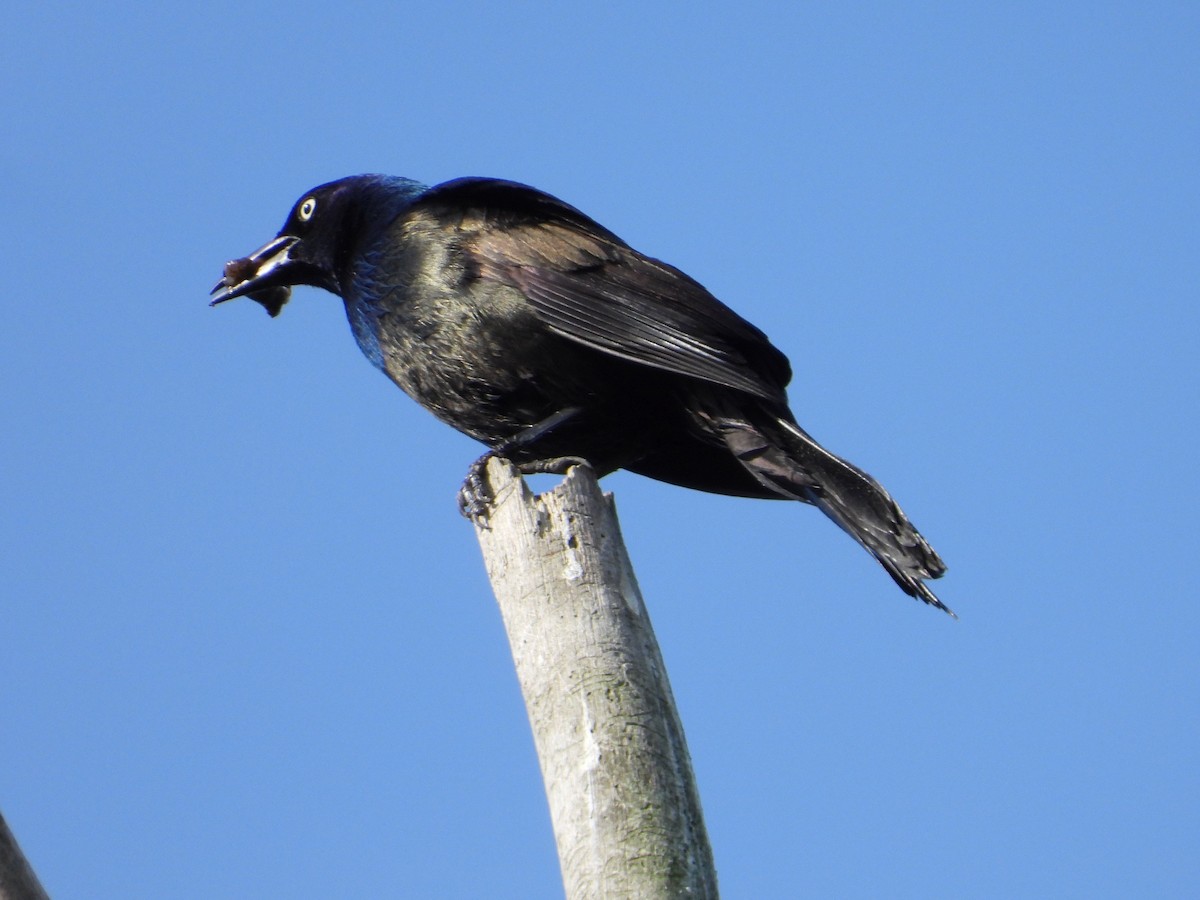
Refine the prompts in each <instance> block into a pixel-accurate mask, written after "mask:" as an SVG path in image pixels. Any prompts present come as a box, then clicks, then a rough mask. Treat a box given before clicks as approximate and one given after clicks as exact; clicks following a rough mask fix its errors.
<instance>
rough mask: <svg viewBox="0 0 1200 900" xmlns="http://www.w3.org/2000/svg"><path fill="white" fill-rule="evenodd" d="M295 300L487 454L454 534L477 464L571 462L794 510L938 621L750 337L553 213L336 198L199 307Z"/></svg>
mask: <svg viewBox="0 0 1200 900" xmlns="http://www.w3.org/2000/svg"><path fill="white" fill-rule="evenodd" d="M299 284H308V285H315V286H317V287H321V288H325V289H326V290H328V291H331V292H333V293H334V294H337V295H338V296H340V297H341V298H342V300H343V301H344V303H345V306H346V314H347V316H348V317H349V319H350V327H351V328H352V329H353V331H354V337H355V339H356V340H357V341H358V345H359V347H360V348H361V349H362V351H363V353H364V354H366V356H367V358H368V359H369V360H371V362H372V363H374V364H375V365H376V366H377V367H378V368H379V369H381V370H382V371H383V372H384V373H385V374H386V375H387V376H388V377H389V378H391V379H392V381H394V382H395V383H396V384H397V385H399V386H400V387H401V388H402V389H403V390H404V391H405V392H406V393H407V394H408V395H409V396H411V397H412V398H413V399H415V400H416V401H417V402H418V403H420V404H421V405H422V406H424V407H425V408H426V409H428V410H430V411H431V412H433V413H434V414H435V415H436V416H438V418H440V419H442V420H443V421H445V422H447V423H448V424H450V425H452V426H454V427H455V428H457V429H458V430H459V431H462V432H464V433H465V434H468V435H470V436H471V437H473V438H476V439H477V440H480V441H482V442H483V443H484V444H486V445H487V446H488V447H490V448H491V452H490V453H489V454H486V455H485V456H484V457H483V458H482V459H481V460H479V461H477V463H476V464H475V466H474V467H473V468H472V470H471V472H472V475H471V477H469V478H468V481H467V484H466V485H465V486H464V493H463V495H462V496H463V497H464V498H465V499H464V503H463V505H464V511H465V512H466V513H467V514H469V515H473V516H479V515H482V514H484V509H485V503H484V502H483V500H482V499H481V497H482V496H483V494H484V493H485V491H486V484H485V483H484V482H483V479H482V464H483V462H484V461H485V460H486V459H487V458H488V457H489V456H491V455H499V456H503V457H505V458H507V459H509V460H511V461H512V462H513V463H514V464H516V465H517V466H518V468H519V469H521V471H523V472H525V473H531V472H561V471H564V470H565V467H566V466H567V465H568V464H570V463H574V462H579V461H585V462H586V463H587V464H589V465H591V466H592V467H593V468H594V469H595V470H596V473H597V474H598V475H604V474H607V473H609V472H612V471H614V470H616V469H621V468H624V469H629V470H630V471H632V472H637V473H639V474H641V475H646V476H649V477H650V478H657V479H659V480H662V481H667V482H671V483H673V484H678V485H682V486H684V487H689V488H696V489H697V490H702V491H713V492H716V493H720V494H733V495H737V496H744V497H762V498H774V499H790V500H800V501H803V502H805V503H811V504H813V505H814V506H816V507H818V508H819V509H820V510H821V511H822V512H824V513H825V514H826V515H828V516H829V517H830V518H831V519H833V521H834V522H836V523H837V524H838V525H839V526H841V527H842V528H843V529H844V530H845V531H846V532H847V533H849V534H850V536H851V537H853V538H854V539H855V540H856V541H858V542H859V543H860V544H861V545H862V546H863V547H865V548H866V549H867V550H868V551H869V552H870V553H871V554H872V555H873V556H874V557H875V558H876V559H877V560H878V561H879V562H880V563H881V564H882V565H883V567H884V569H886V570H887V572H888V574H889V575H891V576H892V578H893V579H895V581H896V583H897V584H898V585H900V587H901V588H902V589H903V590H904V591H905V593H907V594H909V595H910V596H912V597H916V598H919V599H921V600H923V601H925V602H926V603H928V604H931V605H933V606H936V607H937V608H938V609H942V610H945V611H946V612H948V613H950V614H951V615H953V613H952V612H951V611H950V609H949V608H947V607H946V606H945V605H944V604H943V603H942V602H941V601H940V600H938V598H937V597H935V596H934V594H933V592H932V591H930V590H929V588H928V587H927V586H926V585H925V579H929V578H938V577H940V576H941V575H942V574H943V573H944V572H945V570H946V567H945V565H944V564H943V563H942V560H941V559H940V558H939V557H938V555H937V553H935V552H934V550H933V548H932V547H930V546H929V544H928V543H927V542H926V541H925V539H924V538H923V537H921V535H920V533H919V532H918V531H917V530H916V528H914V527H913V525H912V523H911V522H909V520H908V518H907V517H906V516H905V515H904V513H903V512H902V511H901V509H900V507H899V506H897V505H896V502H895V501H894V500H892V498H891V496H890V495H889V494H888V493H887V491H885V490H884V489H883V487H881V486H880V485H879V484H878V483H877V482H876V481H874V480H873V479H872V478H871V477H870V476H868V475H867V474H866V473H865V472H863V471H862V470H861V469H858V468H856V467H855V466H853V465H851V464H850V463H848V462H846V460H844V459H841V458H839V457H837V456H834V455H833V454H832V453H830V452H828V451H827V450H825V449H824V448H823V447H821V446H820V445H819V444H818V443H817V442H816V441H815V440H813V439H812V438H811V437H810V436H809V435H808V434H807V433H806V432H805V431H804V430H803V429H801V428H800V426H799V425H797V424H796V420H795V417H794V416H793V414H792V412H791V410H790V409H789V408H788V404H787V395H786V392H785V388H786V386H787V383H788V381H789V380H790V379H791V367H790V365H789V363H788V360H787V358H786V357H785V356H784V355H783V354H782V353H781V352H780V351H779V350H777V349H776V348H775V347H774V346H772V344H771V343H770V342H769V341H768V340H767V337H766V335H764V334H763V332H762V331H760V330H759V329H758V328H756V327H755V326H753V325H751V324H750V323H749V322H747V321H746V320H745V319H743V318H741V317H740V316H739V315H737V314H736V313H735V312H733V311H732V310H731V309H729V308H728V307H727V306H725V305H724V304H723V303H721V302H720V301H719V300H717V299H716V298H715V297H714V296H713V295H712V294H710V293H709V292H708V291H707V290H705V289H704V287H702V286H701V285H700V284H699V283H698V282H696V281H694V280H693V279H691V278H689V277H688V276H687V275H685V274H684V273H683V272H681V271H679V270H678V269H676V268H673V267H672V266H669V265H667V264H666V263H663V262H660V261H658V260H656V259H653V258H651V257H648V256H644V255H642V254H641V253H639V252H637V251H636V250H634V249H633V248H632V247H630V246H629V245H628V244H626V243H625V242H624V241H622V240H621V239H620V238H618V237H617V236H616V235H615V234H613V233H612V232H611V231H609V230H608V229H606V228H604V227H602V226H601V225H599V224H597V223H596V222H594V221H593V220H592V219H590V218H588V217H587V216H585V215H584V214H583V213H581V212H580V211H579V210H577V209H575V208H574V207H572V206H568V205H567V204H566V203H563V202H562V201H561V200H558V199H556V198H554V197H551V196H550V195H548V194H545V193H542V192H541V191H538V190H535V189H534V188H531V187H527V186H525V185H521V184H516V183H514V182H510V181H500V180H496V179H490V178H460V179H457V180H455V181H449V182H446V183H445V184H440V185H437V186H436V187H426V186H425V185H422V184H419V183H418V182H415V181H412V180H410V179H407V178H395V177H389V176H384V175H356V176H353V177H350V178H343V179H341V180H340V181H334V182H331V183H329V184H325V185H321V186H320V187H317V188H314V189H313V190H311V191H309V192H307V193H306V194H304V196H303V197H301V198H300V200H299V201H297V203H296V205H295V206H293V207H292V211H291V213H290V214H289V215H288V218H287V221H286V222H285V223H284V226H283V229H282V230H281V231H280V232H279V234H278V235H277V236H276V237H275V238H274V239H273V240H271V241H270V242H269V243H268V244H266V245H265V246H264V247H262V248H261V249H259V250H256V251H255V252H254V253H252V254H250V256H247V257H245V258H242V259H237V260H233V261H231V262H229V263H227V264H226V266H225V270H224V277H223V278H222V279H221V281H219V282H218V283H217V285H216V287H215V288H213V294H215V295H216V296H215V299H214V300H213V301H212V302H213V303H214V304H216V303H221V302H223V301H225V300H230V299H232V298H234V297H241V296H248V297H250V298H251V299H253V300H256V301H257V302H259V303H260V304H262V305H263V306H264V307H265V308H266V310H267V312H268V313H270V314H271V315H272V316H276V315H278V314H279V311H280V310H281V309H282V307H283V305H284V303H286V302H287V300H288V297H289V296H290V288H291V287H292V286H293V285H299Z"/></svg>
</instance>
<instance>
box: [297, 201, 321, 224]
mask: <svg viewBox="0 0 1200 900" xmlns="http://www.w3.org/2000/svg"><path fill="white" fill-rule="evenodd" d="M316 211H317V201H316V200H315V199H314V198H312V197H309V198H308V199H307V200H305V201H304V202H303V203H301V204H300V210H299V212H297V215H298V216H299V217H300V221H301V222H307V221H308V220H309V219H311V218H312V217H313V213H315V212H316Z"/></svg>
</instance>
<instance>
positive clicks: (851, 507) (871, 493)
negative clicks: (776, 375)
mask: <svg viewBox="0 0 1200 900" xmlns="http://www.w3.org/2000/svg"><path fill="white" fill-rule="evenodd" d="M716 424H717V425H718V427H719V430H720V432H721V435H722V437H723V438H724V439H725V443H726V444H727V445H728V446H729V448H730V449H731V450H732V451H733V452H734V453H735V454H736V455H737V457H738V459H739V460H740V461H741V463H742V465H744V466H745V467H746V469H747V470H748V471H749V472H750V473H751V474H752V475H753V476H754V477H755V478H756V479H757V480H758V481H759V483H761V484H763V485H765V486H766V487H768V488H770V489H772V490H774V491H776V492H778V493H779V494H781V495H783V496H785V497H792V498H794V499H796V500H802V501H804V502H806V503H812V504H813V505H814V506H816V507H817V508H818V509H820V510H821V511H822V512H823V513H825V515H827V516H829V518H831V519H833V521H834V522H836V523H837V524H838V525H839V526H840V527H841V528H842V530H843V531H845V532H846V533H847V534H849V535H850V536H851V537H852V538H854V539H855V540H856V541H858V543H859V544H861V545H862V546H863V547H864V548H866V550H867V552H869V553H870V554H871V555H872V556H874V557H875V559H877V560H878V561H879V563H880V565H882V566H883V568H884V569H885V570H886V571H887V573H888V574H889V575H891V576H892V579H893V580H894V581H895V582H896V584H898V585H899V586H900V588H901V590H903V591H904V592H905V593H906V594H908V595H909V596H910V597H915V598H917V599H918V600H923V601H924V602H925V603H928V604H929V605H930V606H935V607H937V608H938V609H940V610H942V611H943V612H946V613H949V614H950V615H951V616H953V617H954V618H956V619H957V618H958V616H957V615H955V614H954V611H953V610H951V609H950V608H949V607H948V606H946V604H944V603H942V601H941V600H939V599H938V598H937V596H936V595H934V593H933V591H931V590H930V589H929V588H928V587H927V586H926V585H925V579H931V578H940V577H941V576H942V575H943V574H944V573H945V571H946V564H945V563H943V562H942V559H941V557H939V556H938V555H937V553H936V552H935V551H934V549H933V548H932V547H931V546H929V542H928V541H926V540H925V538H923V537H922V536H921V533H920V532H919V531H917V529H916V528H915V527H914V526H913V524H912V522H910V521H909V520H908V517H907V516H906V515H905V514H904V511H903V510H902V509H900V507H899V506H898V505H897V503H896V501H895V500H893V499H892V497H891V495H890V494H888V492H887V491H886V490H884V489H883V486H882V485H880V484H879V483H878V482H877V481H875V479H873V478H871V476H870V475H868V474H867V473H866V472H864V471H862V470H861V469H859V468H858V467H856V466H854V465H851V464H850V463H848V462H846V460H844V459H842V458H841V457H838V456H834V455H833V454H832V453H830V452H829V451H828V450H826V449H825V448H824V447H822V446H821V445H820V444H818V443H817V442H816V441H815V440H813V439H812V437H810V436H809V435H808V434H807V433H806V432H805V431H804V430H803V429H802V428H800V427H799V426H798V425H796V424H795V423H793V422H790V421H788V420H786V419H776V420H775V422H773V423H772V424H773V425H774V426H775V427H772V428H765V427H759V426H758V425H756V424H755V423H752V422H749V421H747V420H745V419H744V418H742V417H740V416H739V417H737V418H731V417H724V416H723V417H720V418H719V419H717V422H716Z"/></svg>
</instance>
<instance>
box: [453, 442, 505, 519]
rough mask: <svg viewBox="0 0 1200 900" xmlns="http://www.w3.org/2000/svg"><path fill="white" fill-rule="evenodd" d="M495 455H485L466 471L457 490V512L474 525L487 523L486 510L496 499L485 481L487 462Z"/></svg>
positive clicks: (486, 480) (489, 485)
mask: <svg viewBox="0 0 1200 900" xmlns="http://www.w3.org/2000/svg"><path fill="white" fill-rule="evenodd" d="M495 455H496V454H495V453H494V452H492V453H485V454H483V456H481V457H479V459H477V460H475V462H473V463H471V468H469V469H467V477H466V478H465V479H464V480H463V483H462V487H460V488H459V489H458V511H459V512H460V513H462V515H463V517H464V518H466V519H470V520H471V521H472V522H473V523H474V524H476V525H485V524H486V523H487V517H488V510H489V509H490V507H491V505H492V501H493V500H495V499H496V497H495V495H494V494H493V493H492V486H491V484H490V483H489V482H488V479H487V464H488V461H489V460H490V459H491V458H492V457H494V456H495Z"/></svg>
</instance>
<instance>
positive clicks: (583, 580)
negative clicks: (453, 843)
mask: <svg viewBox="0 0 1200 900" xmlns="http://www.w3.org/2000/svg"><path fill="white" fill-rule="evenodd" d="M487 477H488V480H489V482H490V484H491V487H492V490H493V493H494V494H495V502H494V503H493V505H492V507H491V509H490V511H489V515H488V518H487V520H486V521H484V522H482V523H478V524H477V525H476V532H477V534H478V537H479V543H480V545H481V547H482V548H483V555H484V560H485V562H486V564H487V570H488V576H489V578H490V579H491V582H492V587H493V589H494V590H495V593H496V599H497V601H498V603H499V605H500V614H501V616H502V617H503V619H504V626H505V629H506V630H507V632H508V639H509V643H510V645H511V647H512V654H513V661H514V662H515V663H516V669H517V677H518V679H519V681H520V684H521V692H522V694H523V695H524V698H525V706H526V709H527V711H528V713H529V721H530V725H531V726H532V728H533V736H534V742H535V744H536V746H537V753H538V759H539V761H540V763H541V769H542V778H543V780H544V781H545V785H546V796H547V799H548V800H549V803H550V814H551V818H552V820H553V823H554V834H555V839H556V841H557V844H558V856H559V862H560V864H561V866H562V874H563V883H564V886H565V888H566V896H567V898H568V900H585V898H586V900H592V898H597V900H599V898H604V900H608V898H639V900H649V898H674V897H698V898H716V897H717V878H716V871H715V869H714V866H713V858H712V850H711V848H710V847H709V844H708V835H707V833H706V831H705V828H704V820H703V817H702V815H701V811H700V797H699V794H698V793H697V790H696V785H695V780H694V778H693V775H692V766H691V760H690V758H689V756H688V751H687V745H686V743H685V741H684V735H683V727H682V725H681V724H680V721H679V715H678V713H677V712H676V709H675V701H674V698H673V697H672V696H671V687H670V684H669V683H668V681H667V670H666V667H665V666H664V665H663V661H662V655H661V653H660V652H659V649H658V643H657V641H656V640H655V638H654V632H653V630H652V629H651V627H650V619H649V617H648V616H647V614H646V607H645V605H644V604H643V602H642V596H641V592H640V591H639V589H638V585H637V581H636V579H635V578H634V574H633V569H632V567H631V566H630V563H629V558H628V555H627V554H626V551H625V546H624V544H623V543H622V540H621V532H620V527H619V525H618V522H617V516H616V512H615V510H614V506H613V502H612V498H611V497H610V496H605V495H604V494H603V493H602V492H601V491H600V488H599V486H598V484H597V482H596V478H595V475H594V474H593V473H592V471H591V470H590V469H587V468H584V467H576V468H573V469H571V470H570V472H569V473H568V474H567V477H566V479H565V480H564V481H563V483H562V484H561V485H559V486H558V487H557V488H555V489H554V490H552V491H549V492H547V493H545V494H541V495H538V496H535V495H533V494H532V493H531V492H530V490H529V488H528V487H527V486H526V485H525V482H524V481H523V480H522V479H521V477H520V476H519V475H518V474H517V472H516V470H515V469H514V468H513V467H512V466H511V465H509V464H508V463H507V462H505V461H502V460H495V459H493V460H491V461H490V462H489V463H488V467H487Z"/></svg>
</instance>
